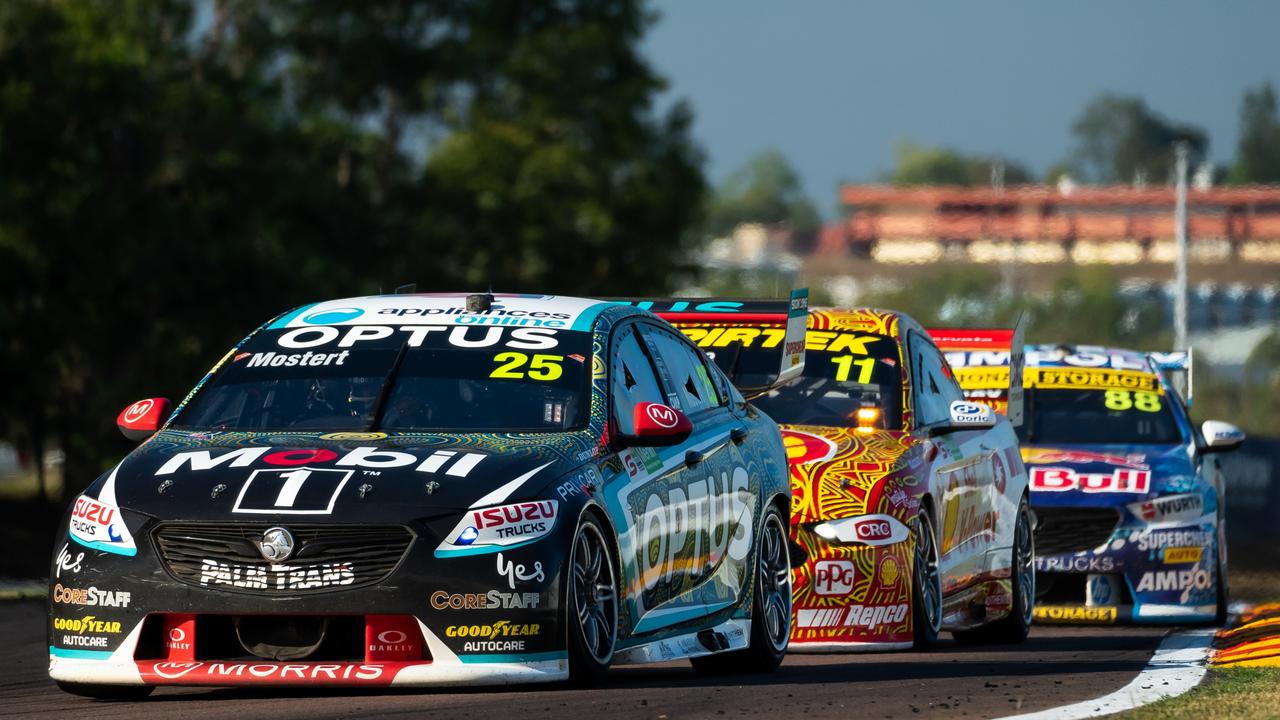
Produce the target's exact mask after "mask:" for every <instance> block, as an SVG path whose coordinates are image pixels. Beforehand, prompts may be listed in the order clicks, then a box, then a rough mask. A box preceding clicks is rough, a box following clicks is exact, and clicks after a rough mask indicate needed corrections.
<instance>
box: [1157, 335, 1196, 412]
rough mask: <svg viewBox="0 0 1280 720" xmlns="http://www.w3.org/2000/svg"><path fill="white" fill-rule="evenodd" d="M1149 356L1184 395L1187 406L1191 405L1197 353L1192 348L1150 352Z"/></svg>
mask: <svg viewBox="0 0 1280 720" xmlns="http://www.w3.org/2000/svg"><path fill="white" fill-rule="evenodd" d="M1147 358H1148V359H1149V360H1151V364H1152V365H1155V366H1156V369H1157V370H1159V371H1160V374H1161V375H1163V376H1164V378H1165V379H1166V380H1168V381H1169V384H1170V385H1172V386H1173V389H1174V390H1175V391H1177V393H1178V394H1179V395H1181V396H1182V399H1183V400H1184V401H1185V402H1186V403H1187V407H1191V397H1192V390H1193V385H1192V375H1193V374H1194V373H1193V372H1192V371H1193V369H1194V368H1195V354H1194V353H1193V352H1192V351H1191V348H1187V349H1186V350H1175V351H1174V352H1149V353H1147Z"/></svg>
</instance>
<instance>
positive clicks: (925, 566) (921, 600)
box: [911, 506, 942, 650]
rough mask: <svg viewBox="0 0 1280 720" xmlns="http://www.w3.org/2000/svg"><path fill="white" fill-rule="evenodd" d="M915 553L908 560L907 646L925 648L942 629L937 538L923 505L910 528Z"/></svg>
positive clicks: (934, 639)
mask: <svg viewBox="0 0 1280 720" xmlns="http://www.w3.org/2000/svg"><path fill="white" fill-rule="evenodd" d="M912 533H913V534H914V535H915V546H916V549H915V556H914V557H913V558H912V562H911V609H912V612H911V627H912V643H911V647H912V648H914V649H916V650H928V649H929V648H930V647H933V644H934V643H935V642H937V640H938V631H940V630H941V629H942V574H941V573H940V572H939V571H938V541H937V534H936V533H934V531H933V518H932V517H930V515H929V511H928V510H927V509H925V508H924V507H923V506H922V507H921V508H920V512H919V513H918V514H917V515H916V521H915V525H914V527H913V528H912Z"/></svg>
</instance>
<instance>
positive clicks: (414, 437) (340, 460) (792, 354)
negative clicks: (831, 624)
mask: <svg viewBox="0 0 1280 720" xmlns="http://www.w3.org/2000/svg"><path fill="white" fill-rule="evenodd" d="M805 299H806V298H805V297H803V296H799V297H798V308H799V309H798V311H797V321H796V322H793V323H792V324H791V328H790V329H788V330H786V333H787V340H786V342H785V343H782V344H781V345H780V346H779V347H778V348H777V352H776V353H774V355H773V358H774V362H775V367H776V371H775V373H774V375H775V378H774V379H775V380H778V381H781V380H785V379H787V378H788V377H790V376H792V375H794V374H796V373H798V372H801V371H802V370H803V367H804V363H803V358H804V354H803V333H804V323H803V316H804V301H805ZM784 368H785V372H784ZM118 424H119V425H120V428H121V430H122V431H123V432H124V433H125V434H126V435H127V436H129V437H130V438H132V439H138V440H145V442H143V443H142V444H141V445H140V446H139V447H138V448H137V449H135V450H134V451H133V452H132V453H130V454H129V455H128V456H127V457H126V458H125V459H124V460H123V461H122V462H120V464H119V465H117V466H116V467H115V468H113V469H111V470H110V471H109V472H107V473H105V474H104V475H103V476H102V477H99V478H98V479H96V480H94V481H93V482H92V483H91V484H90V485H89V487H88V488H87V489H86V490H85V491H84V493H83V494H81V495H80V496H79V497H78V498H76V500H75V502H74V505H73V506H72V508H71V509H70V513H69V516H68V518H67V523H66V527H65V528H64V529H63V531H62V533H61V535H60V537H59V539H58V540H57V543H56V545H55V548H54V551H55V556H56V557H55V560H54V563H53V567H52V572H51V576H52V577H51V580H50V588H49V591H50V595H49V598H50V603H51V604H50V608H51V614H50V618H49V628H48V632H49V656H50V663H49V674H50V675H51V676H52V677H53V678H54V679H55V680H56V681H57V682H58V684H59V685H60V686H61V687H62V688H63V689H64V690H67V691H69V692H73V693H80V694H87V695H90V696H100V697H102V696H105V697H111V696H115V697H129V696H138V695H145V694H146V693H147V692H149V691H150V690H151V689H152V688H153V687H154V686H157V685H174V684H177V685H261V684H274V685H313V684H314V685H352V686H413V685H457V684H481V683H515V682H521V683H523V682H542V681H554V680H563V679H566V678H570V677H574V678H582V679H585V680H591V679H594V678H597V677H599V676H600V675H601V674H603V673H604V672H605V671H606V670H607V668H608V667H609V666H610V664H612V663H624V662H649V661H659V660H670V659H677V658H691V659H692V660H693V661H694V664H695V666H696V667H699V668H701V669H704V670H725V669H732V670H742V671H768V670H772V669H773V668H774V667H776V666H777V665H778V663H779V662H781V659H782V657H783V654H784V653H785V652H786V649H787V645H788V638H789V635H790V632H791V583H790V557H789V553H788V548H787V519H788V517H789V502H790V489H789V487H788V482H787V461H786V453H785V451H784V448H783V445H782V439H781V437H780V435H779V432H778V428H777V426H776V425H775V424H774V423H773V422H772V421H771V420H770V419H769V418H768V417H766V416H765V415H763V414H761V413H760V412H758V411H756V410H755V409H754V408H752V407H751V406H750V405H748V404H747V403H746V402H745V401H744V400H743V397H742V395H741V394H740V393H739V392H738V390H737V389H735V388H734V387H733V386H732V385H731V384H730V383H729V382H728V380H727V379H726V377H725V376H724V374H723V373H722V372H721V371H720V370H719V369H717V367H716V366H715V365H713V364H711V363H709V362H708V361H707V359H706V357H705V356H704V354H703V353H702V352H701V351H699V350H698V349H697V347H695V346H694V345H693V344H692V343H690V342H689V341H688V340H687V339H686V338H684V337H683V336H681V335H680V333H678V332H676V331H675V330H673V329H672V328H671V326H670V325H668V324H666V323H665V322H662V321H661V320H658V319H657V318H655V317H654V316H653V315H652V314H650V313H648V312H645V311H643V310H641V309H637V308H635V307H628V306H626V304H624V303H618V302H603V301H598V300H583V299H574V298H561V297H550V296H536V295H498V296H494V295H488V294H484V295H470V296H468V295H460V294H459V295H392V296H378V297H366V298H356V299H347V300H338V301H332V302H323V303H319V304H315V305H310V306H306V307H302V308H299V309H297V310H294V311H292V312H289V313H286V314H283V315H281V316H279V317H277V318H275V319H274V320H272V321H270V322H268V323H267V324H266V325H264V326H263V327H261V328H260V329H258V330H257V331H255V332H253V333H252V334H250V335H249V337H247V338H246V339H245V340H244V341H242V342H241V343H240V344H239V345H237V346H236V347H235V348H233V349H232V350H231V351H230V352H228V353H227V355H226V356H225V357H223V358H222V360H221V361H219V362H218V363H217V365H215V366H214V368H213V369H212V370H211V371H210V372H209V374H208V375H207V376H206V377H205V378H204V379H203V380H201V381H200V382H199V384H197V385H196V387H195V389H194V390H192V391H191V393H190V394H189V395H188V396H187V397H186V399H185V400H183V401H182V402H181V403H179V404H178V405H177V407H176V408H173V409H171V408H170V405H169V402H168V401H167V400H164V399H162V398H152V399H148V400H142V401H139V402H137V403H134V404H133V405H130V406H129V407H127V408H126V409H125V410H124V411H123V412H122V413H121V414H120V417H119V419H118Z"/></svg>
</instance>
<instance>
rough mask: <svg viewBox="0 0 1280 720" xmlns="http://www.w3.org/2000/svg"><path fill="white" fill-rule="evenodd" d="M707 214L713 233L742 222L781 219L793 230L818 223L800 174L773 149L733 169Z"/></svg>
mask: <svg viewBox="0 0 1280 720" xmlns="http://www.w3.org/2000/svg"><path fill="white" fill-rule="evenodd" d="M707 214H708V229H709V230H710V231H711V233H712V234H713V235H715V236H716V237H724V236H726V235H728V234H729V233H731V232H733V229H734V228H735V227H737V226H738V225H740V224H742V223H767V224H775V223H785V224H786V225H787V227H788V228H789V229H790V230H791V231H792V232H795V233H813V232H816V231H817V230H818V228H819V226H820V225H821V224H822V220H821V218H820V217H819V215H818V210H817V208H816V207H814V205H813V202H811V201H810V200H809V198H808V196H806V195H805V193H804V188H802V187H801V186H800V177H799V176H798V175H797V174H796V171H795V169H794V168H792V167H791V163H789V162H787V159H786V158H785V157H783V155H782V153H780V152H778V151H777V150H765V151H763V152H760V153H757V154H756V155H755V156H753V157H752V158H750V159H749V160H747V162H746V163H744V164H743V165H742V167H740V168H738V169H737V170H735V171H733V173H732V174H730V175H729V177H728V178H726V179H725V181H724V183H723V184H721V185H720V187H719V188H717V189H716V192H715V194H714V197H713V198H712V200H711V203H710V208H709V210H708V213H707Z"/></svg>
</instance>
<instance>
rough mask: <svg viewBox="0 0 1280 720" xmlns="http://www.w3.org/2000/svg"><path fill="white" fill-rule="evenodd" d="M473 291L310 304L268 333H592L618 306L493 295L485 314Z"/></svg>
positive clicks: (273, 324)
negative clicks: (359, 329) (407, 329)
mask: <svg viewBox="0 0 1280 720" xmlns="http://www.w3.org/2000/svg"><path fill="white" fill-rule="evenodd" d="M474 294H475V293H407V294H399V295H370V296H366V297H352V298H341V299H337V300H325V301H323V302H317V303H311V304H309V305H303V306H302V307H298V308H294V309H293V310H291V311H289V312H287V313H284V314H282V315H280V316H279V317H277V318H276V319H275V320H273V321H272V322H271V324H270V325H269V326H268V327H269V328H271V329H277V328H292V327H308V326H312V325H388V324H398V325H489V326H491V325H502V326H510V327H545V328H556V329H562V330H590V329H591V326H592V324H593V323H594V322H595V320H596V318H597V317H599V315H600V313H601V311H603V310H605V309H607V308H610V307H613V306H614V305H616V304H617V303H612V302H602V301H600V300H595V299H591V298H577V297H564V296H560V295H525V294H507V293H492V297H493V303H492V305H491V307H490V308H489V309H488V310H481V311H468V310H467V298H468V297H469V296H471V295H474Z"/></svg>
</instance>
